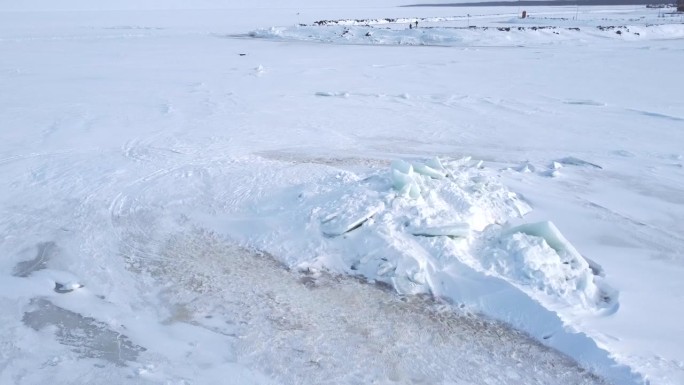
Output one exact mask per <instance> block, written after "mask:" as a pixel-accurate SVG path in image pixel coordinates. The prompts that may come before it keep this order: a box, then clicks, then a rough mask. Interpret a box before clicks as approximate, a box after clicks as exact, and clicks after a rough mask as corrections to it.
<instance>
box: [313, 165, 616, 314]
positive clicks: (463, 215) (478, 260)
mask: <svg viewBox="0 0 684 385" xmlns="http://www.w3.org/2000/svg"><path fill="white" fill-rule="evenodd" d="M343 179H344V180H345V181H344V182H343V183H341V184H340V185H339V186H337V188H335V189H331V190H329V191H326V192H319V193H314V194H307V199H306V200H305V202H303V205H304V207H303V209H305V210H307V211H308V212H309V213H310V215H309V221H308V224H307V225H306V226H305V228H306V229H307V231H308V232H310V234H309V235H310V236H309V237H307V238H308V239H311V238H312V237H313V238H316V236H317V235H316V233H318V237H320V243H318V247H317V249H316V252H315V254H316V255H315V256H313V257H314V258H313V260H309V261H305V263H304V265H306V266H310V267H311V266H315V267H319V268H320V267H324V268H332V269H334V270H344V271H346V272H348V273H352V274H361V275H364V276H365V277H367V278H369V279H371V280H379V281H383V282H387V283H390V284H392V285H393V286H394V287H395V289H396V290H397V291H399V292H402V293H406V294H410V293H432V294H437V292H438V288H436V287H435V281H434V275H435V274H437V273H438V272H439V271H441V270H443V269H445V268H448V267H449V266H450V265H452V264H455V263H457V264H465V265H467V266H468V267H470V268H472V269H474V270H476V271H479V272H481V273H483V274H485V275H487V276H490V277H497V278H500V279H503V280H505V281H507V282H509V283H510V284H511V285H513V286H515V287H517V288H518V289H520V290H521V291H523V292H525V293H526V294H528V295H529V296H530V297H532V298H534V299H535V300H537V301H539V302H541V303H542V304H544V305H545V306H551V307H567V306H572V307H578V308H581V309H585V310H599V309H604V308H606V307H610V306H613V305H615V297H616V294H615V293H614V291H613V290H612V289H610V288H609V287H607V286H605V285H604V284H603V283H602V282H601V277H600V276H599V275H600V273H601V271H600V267H599V266H597V265H596V264H593V263H590V262H588V261H587V260H586V259H585V258H584V257H583V256H582V255H581V254H580V253H579V252H578V251H577V250H576V249H575V248H574V247H573V246H572V244H571V243H570V242H568V241H567V240H566V239H565V238H564V237H563V235H562V234H561V233H560V231H559V230H558V229H557V228H556V227H555V226H554V225H553V223H551V222H541V223H534V224H524V225H521V226H517V227H513V226H510V225H508V221H509V220H510V219H512V218H521V217H523V216H524V215H525V214H527V213H528V212H529V211H530V210H531V208H530V206H529V205H528V204H527V203H526V202H525V201H524V200H522V199H521V198H520V197H519V196H518V195H517V194H515V193H513V192H511V191H510V190H508V189H507V188H506V187H505V186H503V185H502V184H501V183H500V182H499V181H498V179H497V177H496V175H495V173H494V172H493V171H492V170H487V169H485V168H484V167H483V164H482V162H481V161H473V160H472V159H470V158H469V157H467V158H462V159H454V160H440V159H438V158H434V159H430V160H427V161H423V162H408V161H404V160H396V161H394V162H392V163H391V166H390V168H389V172H387V171H382V172H376V173H373V174H371V175H367V176H365V177H363V176H358V177H350V178H343ZM303 262H304V261H303Z"/></svg>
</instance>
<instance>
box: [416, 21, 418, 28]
mask: <svg viewBox="0 0 684 385" xmlns="http://www.w3.org/2000/svg"><path fill="white" fill-rule="evenodd" d="M416 28H418V20H416Z"/></svg>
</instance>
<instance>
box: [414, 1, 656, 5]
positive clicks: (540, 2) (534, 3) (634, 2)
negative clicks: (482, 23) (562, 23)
mask: <svg viewBox="0 0 684 385" xmlns="http://www.w3.org/2000/svg"><path fill="white" fill-rule="evenodd" d="M648 4H663V2H662V1H657V0H655V1H649V0H571V1H567V0H520V1H482V2H471V3H447V4H411V5H402V7H506V6H515V7H517V6H525V7H533V6H549V5H551V6H553V5H558V6H573V5H575V6H576V5H584V6H586V5H648Z"/></svg>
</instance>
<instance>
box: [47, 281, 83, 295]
mask: <svg viewBox="0 0 684 385" xmlns="http://www.w3.org/2000/svg"><path fill="white" fill-rule="evenodd" d="M82 287H83V285H81V284H80V283H67V284H63V283H59V282H55V289H54V290H55V293H59V294H66V293H71V292H72V291H74V290H76V289H80V288H82Z"/></svg>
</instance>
